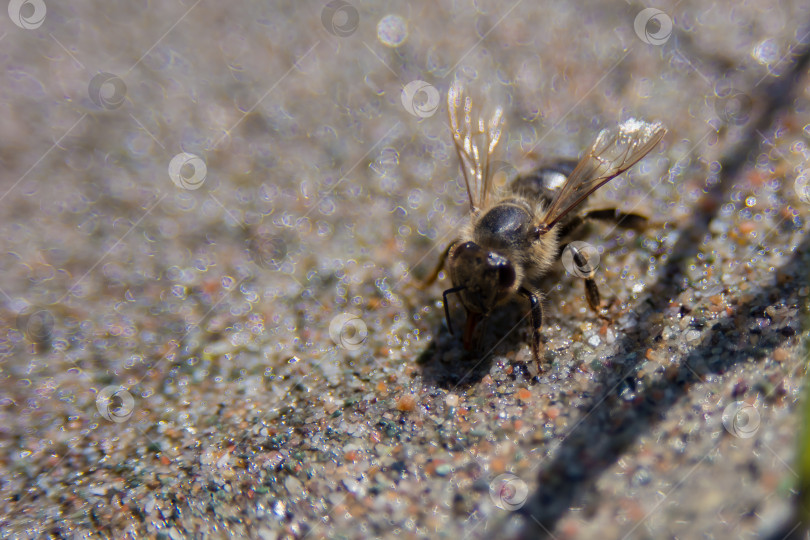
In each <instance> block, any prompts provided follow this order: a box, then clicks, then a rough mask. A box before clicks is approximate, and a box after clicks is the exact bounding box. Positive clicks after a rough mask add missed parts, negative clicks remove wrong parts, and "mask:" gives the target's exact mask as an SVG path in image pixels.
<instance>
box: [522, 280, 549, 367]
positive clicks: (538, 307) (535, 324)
mask: <svg viewBox="0 0 810 540" xmlns="http://www.w3.org/2000/svg"><path fill="white" fill-rule="evenodd" d="M519 292H520V294H521V295H522V296H525V297H526V298H528V299H529V304H530V305H531V310H532V311H531V313H532V355H533V356H534V361H535V362H536V363H537V371H538V372H540V371H542V370H543V369H542V366H541V364H540V328H542V326H543V304H542V303H540V298H538V295H537V294H535V293H533V292H531V291H530V290H528V289H526V288H525V287H521V288H520V291H519Z"/></svg>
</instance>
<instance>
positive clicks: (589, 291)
mask: <svg viewBox="0 0 810 540" xmlns="http://www.w3.org/2000/svg"><path fill="white" fill-rule="evenodd" d="M569 247H570V250H571V255H572V256H573V259H574V264H575V265H576V267H577V268H578V269H579V270H581V271H582V273H583V275H582V279H584V280H585V298H586V299H587V300H588V305H589V306H591V309H592V310H594V312H595V313H596V314H597V315H599V316H600V317H602V318H603V319H604V318H607V316H606V315H605V314H604V310H603V309H602V295H600V294H599V287H597V285H596V280H595V279H593V276H594V274H595V270H594V269H593V268H592V267H591V266H590V264H589V263H588V261H587V260H586V259H585V256H584V255H583V254H582V252H581V251H580V250H578V249H577V248H575V247H574V246H573V245H572V244H569Z"/></svg>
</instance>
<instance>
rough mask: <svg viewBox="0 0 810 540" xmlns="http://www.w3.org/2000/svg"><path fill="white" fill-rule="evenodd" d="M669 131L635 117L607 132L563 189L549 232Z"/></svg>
mask: <svg viewBox="0 0 810 540" xmlns="http://www.w3.org/2000/svg"><path fill="white" fill-rule="evenodd" d="M666 132H667V130H666V128H664V126H663V125H662V124H661V123H660V122H655V123H649V122H644V121H641V120H636V119H634V118H631V119H629V120H627V121H625V122H622V123H621V124H619V125H618V126H617V127H615V128H613V129H604V130H602V131H601V132H600V133H599V135H598V136H597V137H596V141H594V143H593V145H592V146H591V148H590V149H589V150H588V152H587V153H586V154H585V156H584V157H583V158H582V159H581V160H580V161H579V163H578V164H577V166H576V167H575V168H574V171H573V172H572V173H571V174H570V175H569V176H568V179H567V180H566V182H565V185H563V187H562V188H560V192H559V193H558V194H557V196H556V197H555V198H554V200H553V201H552V202H551V205H550V206H549V208H548V211H547V212H546V215H545V216H544V217H543V219H542V221H541V223H542V225H541V227H543V232H544V231H548V230H550V229H551V227H553V226H554V224H555V223H557V221H558V220H559V219H560V218H562V217H563V216H565V215H566V214H567V213H568V212H570V211H571V210H572V209H573V208H574V207H576V206H577V205H578V204H580V203H581V202H582V201H584V200H585V199H586V198H587V197H588V195H590V194H591V193H593V192H594V191H596V190H597V189H599V188H600V187H602V186H603V185H605V184H606V183H608V182H610V181H611V180H613V179H614V178H616V177H617V176H619V175H620V174H622V173H623V172H624V171H626V170H627V169H629V168H630V167H632V166H633V165H635V164H636V163H638V161H639V160H641V158H643V157H644V156H646V155H647V154H648V153H649V152H650V150H652V149H653V148H655V145H656V144H658V142H659V141H660V140H661V139H662V138H663V137H664V134H665V133H666Z"/></svg>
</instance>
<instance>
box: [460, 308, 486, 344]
mask: <svg viewBox="0 0 810 540" xmlns="http://www.w3.org/2000/svg"><path fill="white" fill-rule="evenodd" d="M481 318H482V316H481V314H480V313H474V312H472V311H468V312H467V324H466V325H465V326H464V338H463V343H464V348H465V349H467V350H468V351H470V350H472V349H473V335H474V333H475V327H476V326H478V322H479V321H480V320H481Z"/></svg>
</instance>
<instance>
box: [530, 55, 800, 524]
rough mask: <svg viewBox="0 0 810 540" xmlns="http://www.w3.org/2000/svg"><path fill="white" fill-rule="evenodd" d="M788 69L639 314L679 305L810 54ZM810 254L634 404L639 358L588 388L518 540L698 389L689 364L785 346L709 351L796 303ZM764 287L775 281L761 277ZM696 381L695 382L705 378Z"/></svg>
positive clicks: (725, 163) (640, 334) (766, 343)
mask: <svg viewBox="0 0 810 540" xmlns="http://www.w3.org/2000/svg"><path fill="white" fill-rule="evenodd" d="M794 58H795V61H794V64H793V67H792V69H791V70H790V71H789V72H788V73H785V75H783V76H782V77H781V78H779V79H777V80H775V81H773V82H772V83H771V84H770V85H768V86H763V87H762V89H761V90H757V88H754V89H752V90H751V94H752V96H751V97H752V100H753V101H754V103H757V104H759V109H760V113H759V114H758V115H757V117H756V119H755V120H754V121H751V122H750V127H749V128H747V131H746V135H745V137H744V139H743V140H742V141H740V143H738V144H737V145H736V146H735V147H734V148H732V149H731V151H730V152H728V153H727V154H726V155H725V157H724V158H723V159H722V161H721V164H722V169H721V172H720V174H719V176H718V181H717V183H716V184H714V185H713V186H710V187H709V188H708V189H707V191H706V193H705V194H704V196H703V197H702V198H701V200H700V201H698V203H697V204H696V205H695V207H696V208H698V209H702V210H704V211H702V212H701V211H697V212H695V213H694V214H693V216H692V220H691V222H690V223H689V224H688V225H687V226H686V227H685V228H682V229H681V231H680V232H681V235H680V237H679V239H678V241H677V242H676V244H675V245H674V246H673V248H672V250H671V252H670V253H671V255H670V257H669V259H668V260H667V262H666V265H665V267H664V268H663V269H662V271H661V273H660V274H659V275H660V276H661V277H660V279H659V281H658V282H657V283H655V284H653V285H652V286H651V287H650V290H651V292H652V295H651V300H650V301H649V303H648V304H647V306H645V311H649V312H650V313H660V312H663V311H664V309H666V308H667V307H668V304H669V300H670V299H671V298H674V297H677V295H678V294H679V293H681V292H682V291H683V290H684V287H683V286H681V282H682V278H683V268H682V266H683V265H684V263H685V262H686V261H688V260H689V259H690V258H691V257H693V256H694V255H696V254H697V252H698V247H699V246H700V245H701V243H702V239H703V237H704V235H705V234H706V232H707V230H708V225H709V223H710V222H711V220H712V219H713V218H714V217H715V215H716V213H717V210H718V209H719V207H720V206H721V203H720V201H723V200H726V199H727V196H728V194H729V191H730V190H731V188H732V187H733V186H734V183H735V180H736V178H737V176H738V175H739V173H740V172H741V171H742V170H743V168H744V167H745V166H746V165H747V164H748V163H749V162H750V160H751V159H752V158H755V157H756V155H757V152H758V148H759V146H760V143H761V138H760V132H766V131H767V129H768V128H769V127H770V126H772V125H773V124H774V122H775V120H776V119H777V118H778V116H779V115H780V113H782V112H783V111H784V110H786V109H788V108H789V107H790V105H791V99H792V96H794V95H796V93H797V92H800V91H801V88H802V86H801V80H802V78H803V77H804V76H805V71H806V69H807V66H808V61H810V49H808V47H807V45H806V44H802V50H801V52H800V53H798V54H797V55H796V56H795V57H794ZM807 252H810V238H808V237H805V238H803V240H802V242H801V244H800V246H799V247H798V248H797V250H796V251H795V252H794V254H793V257H792V258H791V259H790V260H789V261H788V263H787V264H785V265H784V266H783V267H781V268H779V269H777V270H776V272H775V273H778V274H780V275H792V274H793V273H795V274H797V275H801V276H802V278H801V280H793V281H789V280H785V281H783V282H782V283H780V282H779V280H775V281H774V283H773V286H772V287H767V288H766V287H760V288H758V289H755V290H754V291H753V292H754V294H755V295H756V296H755V297H754V299H753V300H751V301H750V302H748V303H746V304H743V305H739V306H736V309H734V310H733V313H732V314H731V315H730V316H729V317H727V318H725V319H722V320H721V321H718V322H715V323H714V324H713V326H712V332H710V333H708V334H707V336H706V337H705V338H704V341H703V342H702V343H701V344H700V345H699V346H698V347H696V348H695V349H693V350H692V351H691V352H690V353H688V355H687V356H686V358H685V359H684V360H683V363H682V364H681V366H680V367H679V369H678V373H677V375H675V376H673V377H667V376H665V377H662V378H661V379H660V380H658V381H656V382H654V383H653V385H652V386H650V387H647V388H644V389H642V390H641V391H640V392H638V394H637V397H636V398H635V399H633V400H632V406H629V403H628V402H627V401H625V400H624V399H623V398H622V397H621V396H620V394H619V391H618V388H619V387H620V386H621V385H622V383H623V382H626V381H627V380H632V381H635V376H634V374H635V372H636V370H637V368H638V367H639V366H640V364H641V363H642V362H643V360H644V359H643V355H640V354H639V355H636V357H635V358H634V359H633V360H631V363H630V364H629V365H628V364H625V365H622V366H621V367H620V369H616V370H610V369H606V370H605V371H604V372H603V373H602V374H601V377H600V378H599V379H598V380H597V381H596V382H595V383H594V387H595V388H601V389H604V390H602V391H599V392H597V394H596V395H595V396H594V397H593V398H592V399H591V400H590V401H589V403H588V404H586V405H584V406H583V407H582V411H583V418H584V419H583V420H582V421H580V423H579V424H577V425H576V426H575V427H574V428H573V429H572V431H571V432H570V433H569V434H568V436H567V437H566V438H565V439H564V440H563V441H562V442H561V443H560V446H559V448H558V451H557V453H556V454H555V457H554V458H553V459H552V460H551V461H549V462H548V463H545V464H543V465H542V466H541V468H540V473H539V488H538V490H537V491H536V492H535V493H534V494H532V495H531V496H530V497H529V499H528V500H527V502H526V504H525V505H524V506H523V507H522V508H521V510H520V511H519V512H520V513H521V514H522V515H523V516H524V517H525V518H526V519H525V520H524V525H523V531H522V532H521V537H526V538H545V537H548V536H550V533H548V532H547V531H553V530H554V528H555V525H556V523H557V522H558V521H559V519H560V518H561V517H562V516H563V515H564V514H565V512H567V511H568V509H569V508H571V507H572V506H573V505H575V504H576V505H581V504H584V505H585V506H586V507H587V506H588V505H587V504H586V503H587V502H588V500H589V494H591V493H595V490H593V489H592V488H593V487H594V484H595V482H596V481H597V480H598V479H599V478H600V476H601V475H602V473H604V472H605V471H606V470H607V469H608V468H609V467H611V466H612V465H613V464H614V463H615V462H616V461H617V460H618V459H619V457H620V456H622V455H623V454H624V452H625V451H626V450H627V449H628V448H629V447H630V446H631V445H632V444H634V443H635V442H636V440H637V439H638V438H639V436H641V435H642V434H644V433H648V432H649V431H650V430H651V428H652V427H653V426H654V425H656V424H657V423H658V422H659V421H660V420H661V419H662V418H663V417H664V415H665V414H666V412H667V411H668V410H670V408H671V407H672V406H673V405H675V404H676V403H677V402H678V401H679V400H680V399H681V398H683V397H684V396H685V395H686V393H687V391H688V389H689V386H690V385H691V384H693V383H695V382H698V377H697V376H696V374H695V370H694V369H693V368H692V367H691V366H692V365H693V364H694V365H697V366H699V367H698V369H699V370H701V369H704V368H702V367H700V366H701V365H705V366H706V367H708V369H709V371H708V372H707V373H722V372H723V371H725V370H727V369H729V368H730V367H731V366H733V365H734V364H736V363H738V362H742V361H745V360H746V359H747V358H749V357H755V358H762V357H765V356H767V354H768V353H770V352H771V351H772V350H773V349H775V348H776V347H777V346H779V344H781V343H783V342H784V341H785V340H787V339H789V337H790V335H788V334H790V332H782V331H770V332H763V333H762V335H761V336H760V340H759V343H758V345H757V346H750V345H747V343H748V340H747V339H746V340H745V344H739V346H735V348H734V349H733V350H732V351H731V353H730V354H729V352H728V351H725V353H724V355H723V356H721V357H719V358H718V359H717V360H716V361H714V362H711V361H708V359H710V358H711V357H712V355H711V349H712V348H714V347H716V346H717V344H718V342H719V340H720V339H721V338H722V334H723V333H726V332H728V331H729V330H732V329H734V328H735V327H736V326H735V321H734V319H735V318H737V319H738V321H736V322H737V323H739V322H740V321H739V319H742V320H743V322H744V323H748V322H749V321H751V320H752V319H754V318H756V317H762V316H763V315H764V314H763V313H762V312H763V310H764V309H765V307H767V306H769V305H771V304H772V303H773V302H774V301H775V299H785V298H788V297H789V296H790V295H795V294H796V292H797V291H798V288H799V287H800V286H802V285H803V284H806V283H807V282H808V279H810V265H809V264H808V261H807V260H806V257H805V255H804V254H805V253H807ZM761 277H762V279H763V281H764V282H766V283H767V282H768V280H769V278H773V277H774V276H761ZM653 326H654V325H653V324H652V323H650V322H649V320H643V319H642V320H640V321H639V324H638V325H637V326H636V327H635V328H634V329H632V330H630V331H628V332H626V333H625V335H624V336H623V337H622V338H621V340H620V343H619V345H618V347H617V350H629V349H631V348H632V347H633V346H634V345H635V343H636V342H637V341H639V339H643V338H645V336H650V335H652V333H653ZM707 373H702V374H701V376H703V375H705V374H707Z"/></svg>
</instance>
